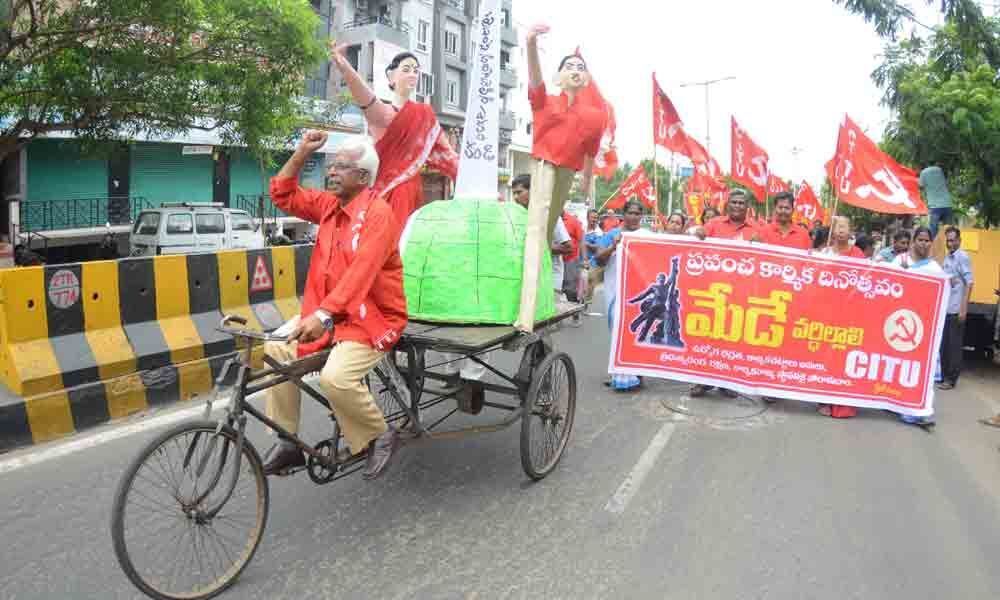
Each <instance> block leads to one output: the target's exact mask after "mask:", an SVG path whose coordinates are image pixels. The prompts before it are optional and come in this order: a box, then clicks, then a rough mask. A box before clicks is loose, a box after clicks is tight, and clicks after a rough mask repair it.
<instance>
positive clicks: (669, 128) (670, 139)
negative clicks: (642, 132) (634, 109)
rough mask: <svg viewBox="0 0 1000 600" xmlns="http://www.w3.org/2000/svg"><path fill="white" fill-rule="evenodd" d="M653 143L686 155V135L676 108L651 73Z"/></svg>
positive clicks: (654, 75)
mask: <svg viewBox="0 0 1000 600" xmlns="http://www.w3.org/2000/svg"><path fill="white" fill-rule="evenodd" d="M653 143H654V144H657V145H659V146H662V147H664V148H666V149H667V150H669V151H671V152H679V153H681V154H685V155H686V154H687V153H688V143H687V134H686V133H685V132H684V123H683V122H682V121H681V116H680V114H678V113H677V108H675V107H674V103H673V102H671V101H670V97H669V96H667V94H666V93H665V92H664V91H663V89H662V88H661V87H660V84H659V83H658V82H657V81H656V73H653Z"/></svg>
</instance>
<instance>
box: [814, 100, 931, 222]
mask: <svg viewBox="0 0 1000 600" xmlns="http://www.w3.org/2000/svg"><path fill="white" fill-rule="evenodd" d="M826 169H827V176H828V177H829V178H830V182H831V183H832V184H833V190H834V193H835V194H836V195H837V198H839V199H840V200H841V201H842V202H846V203H848V204H852V205H854V206H858V207H860V208H865V209H868V210H871V211H875V212H880V213H888V214H897V215H898V214H903V215H925V214H927V205H926V204H924V201H923V199H921V197H920V186H919V177H918V176H917V173H916V172H915V171H913V170H912V169H909V168H907V167H904V166H903V165H901V164H899V163H898V162H896V160H895V159H894V158H892V157H891V156H889V155H888V154H886V153H885V152H883V151H882V150H881V149H880V148H879V147H878V145H877V144H876V143H875V142H874V141H873V140H872V139H871V138H869V137H868V136H867V135H865V132H864V131H863V130H862V129H861V128H860V127H858V125H857V123H855V122H854V121H852V120H851V118H850V117H848V116H845V117H844V122H843V123H842V124H841V125H840V132H839V134H838V136H837V153H836V155H835V156H834V157H833V158H832V159H831V160H830V161H829V162H827V163H826Z"/></svg>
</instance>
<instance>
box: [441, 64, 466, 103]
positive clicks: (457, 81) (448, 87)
mask: <svg viewBox="0 0 1000 600" xmlns="http://www.w3.org/2000/svg"><path fill="white" fill-rule="evenodd" d="M445 77H446V79H445V88H444V100H445V103H447V104H448V105H449V106H451V107H453V108H458V107H459V106H460V105H461V102H462V74H461V73H459V72H458V71H455V70H454V69H448V72H447V74H446V75H445Z"/></svg>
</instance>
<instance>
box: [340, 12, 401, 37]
mask: <svg viewBox="0 0 1000 600" xmlns="http://www.w3.org/2000/svg"><path fill="white" fill-rule="evenodd" d="M368 25H384V26H386V27H388V28H389V29H395V30H396V31H399V32H401V33H407V34H408V33H410V26H409V25H408V24H406V23H403V22H399V23H397V22H395V21H393V20H392V19H391V18H389V17H373V16H367V17H360V16H359V17H355V18H354V20H353V21H348V22H347V23H344V29H345V30H347V29H357V28H358V27H367V26H368Z"/></svg>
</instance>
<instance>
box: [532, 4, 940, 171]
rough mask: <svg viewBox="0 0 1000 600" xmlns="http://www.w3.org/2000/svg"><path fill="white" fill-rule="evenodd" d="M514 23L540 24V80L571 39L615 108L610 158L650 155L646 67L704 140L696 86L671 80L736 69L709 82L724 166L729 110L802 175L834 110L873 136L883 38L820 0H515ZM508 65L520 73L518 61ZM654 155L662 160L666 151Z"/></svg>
mask: <svg viewBox="0 0 1000 600" xmlns="http://www.w3.org/2000/svg"><path fill="white" fill-rule="evenodd" d="M921 12H922V13H924V12H927V13H928V14H927V19H928V20H929V22H930V23H935V22H936V18H937V17H936V15H934V14H933V13H932V12H929V11H924V10H923V9H921ZM514 21H515V23H516V24H517V26H518V27H519V29H520V35H521V39H522V41H523V36H524V33H525V31H526V30H527V28H528V26H530V25H531V24H533V23H536V22H545V23H547V24H548V25H550V26H551V28H552V31H551V33H549V34H547V35H545V36H543V38H542V43H541V48H542V66H543V73H544V75H545V77H546V81H547V82H549V81H551V79H552V76H553V73H554V71H555V68H556V67H557V66H558V65H557V63H558V61H559V59H560V58H561V57H562V56H563V55H565V54H568V53H570V52H572V50H573V48H575V47H576V46H577V45H579V46H580V47H581V51H582V53H583V55H584V58H586V59H587V63H588V66H589V67H590V70H591V73H592V74H593V76H594V78H595V80H596V81H597V82H598V84H599V85H600V86H601V90H602V92H603V93H604V95H605V97H606V98H607V99H608V100H609V101H610V102H611V103H612V104H613V105H614V107H615V111H616V114H617V116H618V149H619V156H620V157H621V158H622V160H628V161H629V162H632V163H635V162H636V161H637V160H638V159H640V158H645V157H648V156H650V155H651V154H652V123H651V122H652V100H651V95H652V91H651V89H652V88H651V83H650V73H651V72H652V71H654V70H655V71H656V73H657V77H658V79H659V81H660V85H661V87H663V89H664V91H666V93H667V94H668V95H669V96H670V98H671V99H672V100H673V102H674V105H675V106H676V107H677V110H678V112H679V113H680V115H681V118H682V119H683V120H684V124H685V128H686V129H687V131H688V132H689V133H690V134H691V135H693V136H694V137H696V138H697V139H698V140H699V141H701V142H702V143H703V144H704V143H705V130H706V126H705V94H704V88H702V87H681V84H683V83H687V82H692V81H702V80H707V79H717V78H721V77H726V76H735V77H736V79H735V80H733V81H727V82H723V83H719V84H716V85H714V86H712V89H711V91H710V94H711V110H710V116H711V153H712V155H713V156H714V157H715V158H716V160H718V161H719V164H720V165H722V167H723V169H724V170H726V171H728V170H729V164H730V148H729V137H730V136H729V117H730V115H735V116H736V120H737V121H738V122H739V123H740V124H741V125H742V126H743V127H744V128H745V129H746V130H747V132H748V133H749V134H750V135H751V137H753V139H754V140H755V141H756V142H757V143H758V144H760V145H761V146H763V147H764V149H765V150H767V152H768V154H769V155H770V157H771V163H770V164H771V171H772V172H773V173H776V174H777V175H779V176H781V177H783V178H785V179H792V180H795V181H799V180H802V179H803V178H805V179H807V180H808V181H809V182H810V183H811V184H813V185H819V184H820V183H821V182H822V180H823V163H824V162H825V161H826V160H828V159H829V158H830V157H831V156H832V154H833V149H834V145H835V142H836V135H837V126H838V123H839V121H840V119H841V118H842V117H843V115H844V113H845V112H846V113H848V114H850V115H851V117H852V118H853V119H854V120H855V121H857V123H858V124H859V125H860V126H861V127H862V128H864V129H866V130H867V132H868V134H869V135H871V136H872V137H873V138H875V139H876V140H878V139H880V138H881V135H882V132H883V130H884V128H885V124H886V122H887V120H888V116H889V114H888V112H887V111H886V110H885V109H884V108H883V107H881V106H880V105H879V98H880V96H881V94H880V91H879V90H878V88H877V87H876V86H875V84H874V83H872V81H871V77H870V74H871V72H872V70H873V69H874V68H875V67H876V66H877V65H878V64H879V63H880V62H881V61H880V59H879V54H880V53H881V51H882V41H881V40H879V39H878V37H877V36H876V35H875V33H874V30H873V28H872V26H871V25H870V24H867V23H865V22H864V20H863V19H862V18H860V17H858V16H855V15H852V14H848V13H847V12H846V11H845V10H844V9H843V8H841V7H839V6H837V5H835V4H834V3H833V2H832V1H831V0H766V1H761V0H749V1H748V0H699V1H696V2H677V1H673V0H615V1H613V2H607V1H597V0H587V1H579V0H514ZM522 61H523V59H522ZM519 68H520V75H521V77H523V78H525V80H526V78H527V69H526V66H525V65H524V64H523V62H522V64H521V65H520V67H519ZM796 148H798V149H800V152H798V153H796V152H795V151H794V149H796ZM658 155H659V156H660V160H661V162H662V163H663V164H668V163H669V158H668V155H667V153H666V152H665V151H663V150H660V151H658ZM911 166H916V165H911Z"/></svg>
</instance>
